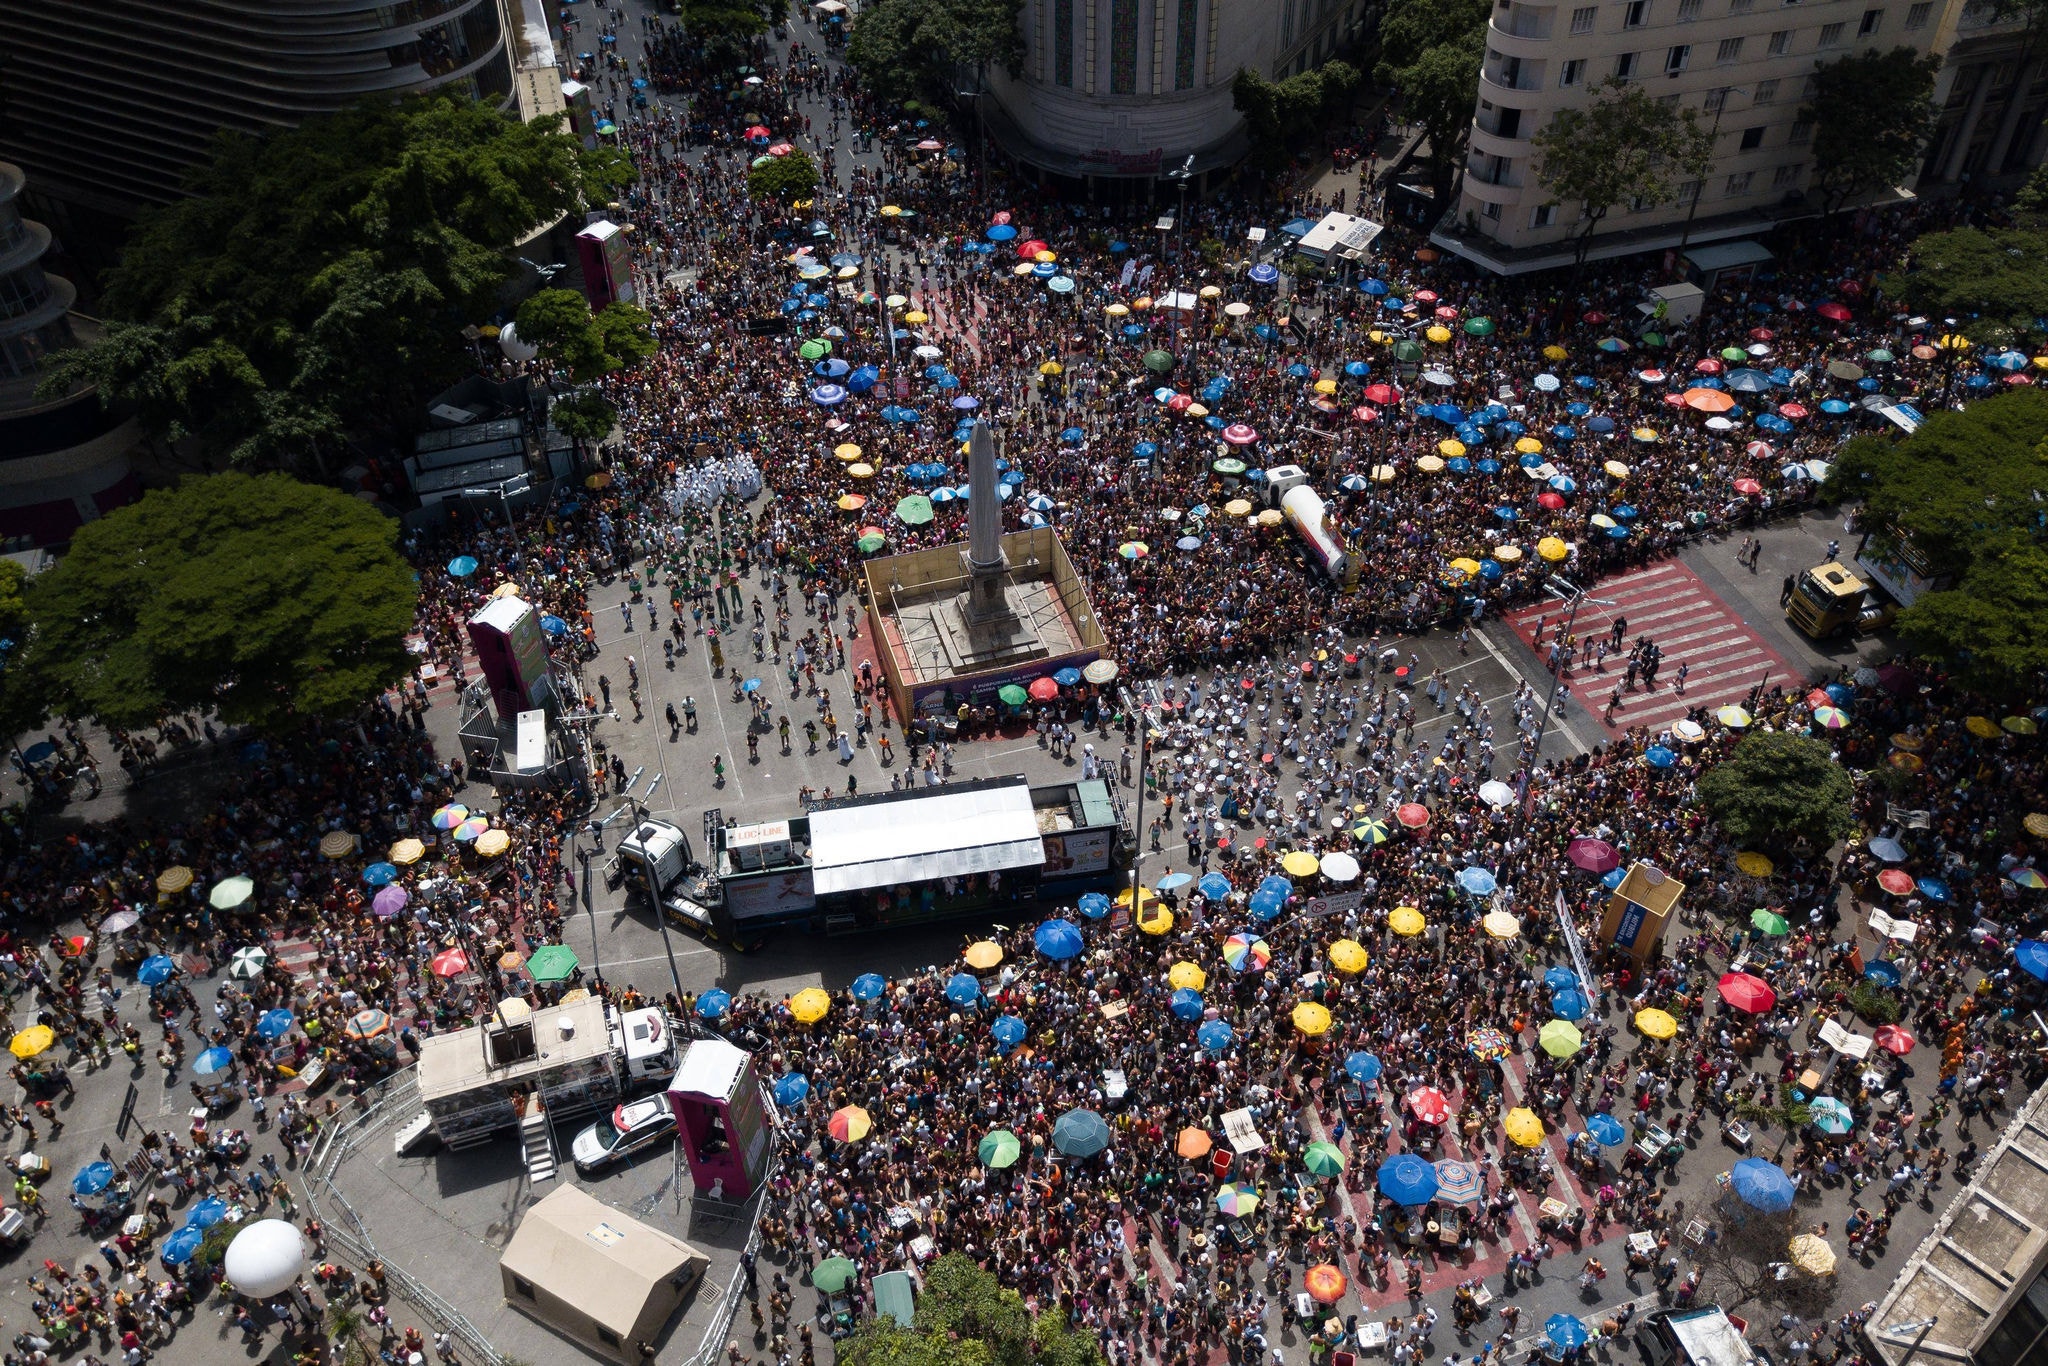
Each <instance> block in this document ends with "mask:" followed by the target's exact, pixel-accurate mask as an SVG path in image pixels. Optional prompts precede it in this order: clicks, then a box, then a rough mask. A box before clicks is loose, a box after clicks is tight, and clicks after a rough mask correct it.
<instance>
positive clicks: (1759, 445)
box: [1742, 441, 1778, 460]
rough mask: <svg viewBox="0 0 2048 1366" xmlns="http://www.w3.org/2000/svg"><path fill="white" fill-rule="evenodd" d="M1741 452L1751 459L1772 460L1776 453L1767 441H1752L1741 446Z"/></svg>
mask: <svg viewBox="0 0 2048 1366" xmlns="http://www.w3.org/2000/svg"><path fill="white" fill-rule="evenodd" d="M1742 453H1743V454H1744V455H1746V456H1748V457H1749V458H1750V459H1751V460H1773V459H1776V458H1777V454H1778V453H1777V451H1775V450H1773V449H1772V448H1771V445H1770V443H1769V442H1767V441H1752V442H1750V443H1749V444H1748V445H1747V446H1744V447H1743V448H1742Z"/></svg>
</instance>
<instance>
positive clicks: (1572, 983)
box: [1543, 968, 1579, 991]
mask: <svg viewBox="0 0 2048 1366" xmlns="http://www.w3.org/2000/svg"><path fill="white" fill-rule="evenodd" d="M1543 985H1544V986H1546V987H1549V988H1550V989H1551V990H1552V991H1575V990H1577V989H1578V985H1579V974H1577V973H1576V972H1573V971H1572V970H1571V969H1570V968H1545V969H1544V970H1543Z"/></svg>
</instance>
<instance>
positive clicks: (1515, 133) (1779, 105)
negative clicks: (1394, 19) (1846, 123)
mask: <svg viewBox="0 0 2048 1366" xmlns="http://www.w3.org/2000/svg"><path fill="white" fill-rule="evenodd" d="M1950 3H1952V4H1960V3H1961V0H1950ZM1944 20H1945V16H1944V13H1943V6H1942V4H1940V3H1938V2H1937V0H1889V2H1887V0H1807V2H1806V3H1801V2H1800V0H1605V3H1591V4H1574V3H1572V0H1563V3H1559V4H1540V3H1525V2H1524V0H1500V3H1498V4H1496V5H1495V6H1494V9H1493V14H1492V18H1491V20H1490V21H1489V22H1488V25H1487V32H1486V57H1485V62H1484V65H1483V66H1482V67H1481V70H1480V76H1479V97H1478V109H1477V110H1476V112H1475V116H1474V118H1473V122H1472V135H1471V146H1470V150H1469V153H1468V157H1467V164H1466V170H1465V176H1464V181H1463V186H1462V189H1461V191H1460V195H1459V199H1458V202H1457V205H1456V212H1455V214H1453V215H1451V216H1449V217H1448V218H1446V219H1445V220H1444V221H1442V222H1440V223H1439V225H1438V227H1437V230H1436V232H1435V233H1434V234H1433V237H1432V240H1433V241H1435V242H1436V243H1437V245H1439V246H1441V247H1444V248H1447V249H1448V250H1450V251H1453V252H1456V253H1457V254H1459V255H1461V256H1464V257H1467V258H1468V259H1470V260H1472V261H1474V262H1476V263H1478V264H1479V265H1482V266H1484V267H1486V268H1488V269H1490V270H1495V271H1499V272H1502V273H1508V274H1514V273H1519V272H1522V271H1529V270H1539V269H1544V268H1548V267H1554V266H1559V265H1565V264H1568V263H1569V262H1570V261H1571V259H1572V241H1571V239H1572V238H1573V237H1574V235H1575V234H1576V233H1577V231H1578V228H1579V226H1580V218H1579V211H1578V208H1577V206H1576V205H1573V204H1568V203H1559V202H1557V201H1556V200H1555V199H1554V198H1553V196H1552V194H1551V191H1550V189H1549V188H1548V187H1547V186H1545V185H1544V183H1543V181H1542V180H1541V179H1540V178H1539V177H1538V176H1537V174H1536V164H1537V162H1538V161H1539V160H1540V158H1539V156H1538V154H1537V152H1536V149H1535V148H1534V147H1533V146H1532V145H1531V144H1530V141H1529V139H1530V137H1531V135H1533V134H1534V133H1535V132H1536V131H1537V130H1538V129H1540V128H1542V127H1543V126H1544V125H1546V124H1547V123H1549V122H1550V119H1551V117H1552V116H1553V115H1554V114H1556V113H1557V111H1558V110H1560V109H1565V108H1570V107H1574V106H1581V105H1584V104H1587V103H1589V102H1590V97H1589V96H1588V95H1587V87H1589V86H1592V85H1594V84H1598V83H1603V82H1613V81H1618V80H1626V81H1634V82H1638V83H1640V84H1641V85H1642V86H1643V87H1644V88H1645V89H1647V90H1649V91H1650V92H1651V93H1652V94H1653V95H1655V96H1656V97H1657V98H1658V99H1660V100H1665V101H1669V102H1673V103H1677V104H1680V105H1682V106H1686V107H1690V108H1692V109H1695V110H1697V111H1699V115H1700V118H1701V120H1702V121H1703V122H1704V123H1705V125H1706V126H1708V127H1710V128H1713V129H1715V130H1716V136H1715V139H1714V163H1713V168H1712V169H1711V170H1710V171H1709V172H1708V173H1707V175H1706V177H1705V178H1704V179H1702V180H1697V181H1689V182H1687V183H1685V184H1683V185H1681V186H1679V192H1678V195H1677V196H1676V198H1675V199H1674V200H1672V201H1670V202H1667V203H1662V204H1620V205H1616V206H1615V207H1614V209H1613V210H1612V212H1610V213H1609V214H1608V215H1607V217H1606V219H1605V220H1604V221H1602V223H1601V224H1600V227H1599V229H1598V231H1597V234H1596V235H1595V237H1594V239H1593V247H1592V250H1591V252H1590V257H1591V258H1592V259H1601V258H1603V257H1612V256H1621V255H1626V254H1630V253H1633V252H1641V251H1650V250H1656V249H1660V248H1665V247H1670V246H1674V245H1676V244H1678V243H1679V242H1680V240H1681V239H1683V240H1685V241H1688V242H1690V243H1706V242H1712V241H1718V240H1726V239H1730V238H1736V237H1744V236H1748V235H1750V234H1752V233H1756V232H1760V231H1763V230H1765V229H1767V228H1769V227H1771V226H1772V225H1773V224H1774V223H1776V222H1778V221H1780V220H1781V219H1782V218H1785V217H1788V216H1806V215H1809V214H1811V213H1814V212H1817V211H1818V207H1817V205H1815V204H1813V203H1811V202H1809V200H1808V198H1807V197H1806V191H1807V190H1808V188H1809V186H1810V185H1811V183H1812V180H1813V152H1812V139H1813V125H1812V123H1811V121H1810V120H1808V119H1806V118H1804V117H1803V116H1802V115H1801V114H1800V112H1799V111H1800V107H1801V106H1802V105H1803V104H1804V103H1805V102H1806V100H1807V98H1808V97H1809V95H1810V94H1811V92H1812V82H1813V73H1814V68H1815V65H1816V63H1825V62H1831V61H1834V60H1836V59H1838V58H1841V57H1845V56H1849V55H1851V54H1854V53H1857V52H1860V51H1864V50H1867V49H1873V48H1874V49H1880V50H1889V49H1891V48H1895V47H1902V46H1903V47H1908V48H1912V49H1914V50H1915V51H1919V52H1927V51H1936V50H1941V49H1940V48H1938V47H1937V46H1936V43H1937V41H1938V38H1939V36H1940V35H1942V34H1944V33H1946V32H1948V31H1949V28H1948V25H1947V24H1946V23H1945V22H1944Z"/></svg>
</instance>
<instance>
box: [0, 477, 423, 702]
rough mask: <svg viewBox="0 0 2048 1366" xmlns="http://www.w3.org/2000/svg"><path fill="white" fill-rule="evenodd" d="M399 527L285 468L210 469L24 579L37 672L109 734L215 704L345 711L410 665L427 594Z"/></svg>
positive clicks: (89, 533)
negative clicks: (410, 644)
mask: <svg viewBox="0 0 2048 1366" xmlns="http://www.w3.org/2000/svg"><path fill="white" fill-rule="evenodd" d="M396 533H397V524H396V523H395V522H393V521H391V520H390V519H389V518H388V517H386V516H385V515H384V514H383V513H381V512H378V511H377V510H376V509H374V508H372V507H370V506H368V505H367V504H365V503H363V502H361V501H360V500H358V499H355V498H351V497H349V496H348V495H347V494H344V493H342V492H340V491H339V490H336V489H331V488H324V487H321V486H318V485H314V484H306V483H301V482H299V481H298V480H296V479H293V478H291V477H289V476H287V475H282V474H265V475H248V474H240V473H231V474H217V475H211V476H208V477H205V478H199V479H190V480H187V481H186V482H185V483H183V484H180V485H179V486H178V487H176V488H174V489H159V490H155V491H152V492H150V493H148V494H146V495H145V496H144V497H143V499H142V501H141V502H139V503H134V504H131V505H130V506H128V507H125V508H122V509H120V510H119V511H117V512H113V513H109V514H108V515H107V516H105V517H103V518H101V519H100V520H98V521H96V522H89V523H87V524H86V525H85V526H84V527H82V528H80V529H79V531H78V534H77V535H76V537H74V538H73V540H72V543H71V549H70V552H69V553H68V554H66V555H65V557H64V558H63V559H62V560H60V561H59V562H58V563H57V565H56V566H55V567H54V568H52V569H50V570H48V571H47V572H45V573H43V574H41V575H39V576H38V577H37V578H35V579H33V580H31V581H30V584H29V591H28V608H29V613H30V615H31V617H32V619H33V621H34V623H35V626H34V630H33V633H32V635H31V637H30V640H29V644H28V661H27V662H28V666H29V668H30V670H31V672H32V675H33V676H35V677H36V678H38V679H39V680H41V682H42V683H43V684H44V686H46V687H47V688H48V689H49V690H50V691H49V700H50V701H51V702H53V703H54V705H55V707H56V709H57V710H60V711H62V712H64V713H65V714H67V715H90V716H93V717H96V718H98V719H99V720H100V721H102V722H104V723H106V724H108V725H115V726H137V725H144V724H147V723H150V722H152V721H155V720H157V719H159V718H160V717H161V716H163V715H164V714H165V713H166V712H171V711H181V710H188V709H197V710H213V711H217V712H218V713H219V714H220V716H221V717H222V718H223V719H225V720H227V721H230V722H235V723H247V724H252V725H256V726H259V727H274V726H278V725H282V724H285V723H287V722H289V721H290V720H292V719H294V718H297V717H303V716H307V715H322V716H337V715H346V714H347V713H349V712H351V711H353V710H354V709H355V708H357V707H359V706H361V705H362V704H363V703H365V702H367V701H369V700H370V699H371V698H374V697H375V696H376V695H377V694H378V693H379V692H381V691H383V690H384V689H385V688H387V687H389V686H391V685H392V684H393V683H395V682H397V681H398V680H400V679H402V678H404V677H405V676H406V675H407V674H408V673H410V672H411V669H412V658H411V656H410V655H409V654H407V652H406V649H405V636H406V633H407V632H408V631H410V630H411V629H412V626H413V611H414V606H415V603H416V600H417V598H418V592H419V590H418V587H417V585H416V584H415V582H414V578H413V572H412V569H411V567H410V566H409V565H407V564H406V562H405V560H404V559H403V558H401V557H400V555H399V554H398V551H397V548H396V544H395V543H396Z"/></svg>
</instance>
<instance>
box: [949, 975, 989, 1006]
mask: <svg viewBox="0 0 2048 1366" xmlns="http://www.w3.org/2000/svg"><path fill="white" fill-rule="evenodd" d="M946 999H947V1000H949V1001H951V1002H952V1003H953V1004H954V1005H956V1006H971V1005H973V1004H974V1003H975V1002H976V1001H979V1000H980V999H981V983H980V982H979V981H977V980H976V979H975V976H974V974H973V973H971V972H956V973H954V974H953V976H952V977H951V978H950V979H948V981H947V982H946Z"/></svg>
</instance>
